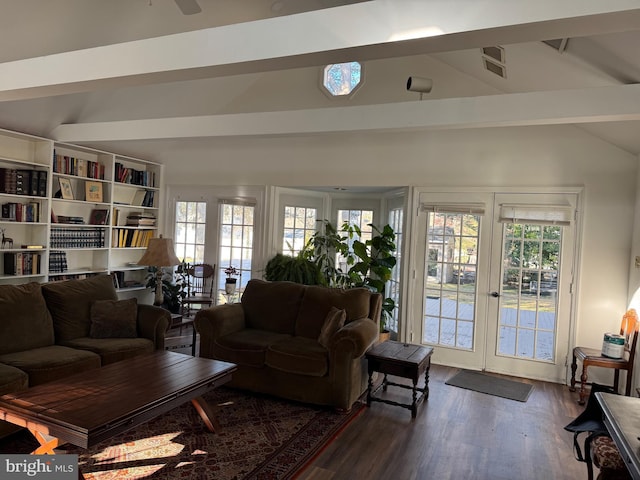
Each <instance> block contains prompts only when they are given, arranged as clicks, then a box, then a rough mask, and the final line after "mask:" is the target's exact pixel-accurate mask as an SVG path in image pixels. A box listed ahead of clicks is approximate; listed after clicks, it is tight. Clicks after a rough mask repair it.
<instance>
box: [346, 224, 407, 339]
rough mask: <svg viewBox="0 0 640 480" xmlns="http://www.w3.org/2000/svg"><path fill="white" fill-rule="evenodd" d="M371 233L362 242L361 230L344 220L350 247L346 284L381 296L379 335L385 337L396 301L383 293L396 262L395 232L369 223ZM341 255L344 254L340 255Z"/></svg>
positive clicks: (387, 333)
mask: <svg viewBox="0 0 640 480" xmlns="http://www.w3.org/2000/svg"><path fill="white" fill-rule="evenodd" d="M369 226H370V227H371V229H372V230H373V235H372V237H371V238H370V239H369V240H366V241H364V242H362V241H361V240H360V238H362V231H361V229H360V227H358V226H357V225H349V224H348V223H345V224H344V225H343V226H342V232H343V233H344V234H345V235H346V237H347V239H348V243H351V247H350V248H348V249H347V250H346V255H345V256H346V263H347V267H348V269H347V272H346V280H343V281H344V283H345V284H347V285H348V286H350V287H366V288H369V289H370V290H372V291H374V292H377V293H380V294H382V296H383V301H382V314H381V317H380V333H381V338H388V337H389V331H388V330H387V328H386V326H387V321H388V320H389V319H390V318H391V316H392V314H393V310H394V309H395V308H396V305H395V301H394V300H393V299H392V298H390V297H388V296H386V286H387V282H388V281H389V280H391V274H392V272H393V268H394V267H395V265H396V262H397V258H396V255H395V252H396V244H395V237H396V236H395V233H394V231H393V228H391V226H390V225H385V226H384V227H383V228H382V229H379V228H378V227H376V226H375V225H372V224H369ZM343 255H344V254H343Z"/></svg>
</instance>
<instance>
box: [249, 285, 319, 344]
mask: <svg viewBox="0 0 640 480" xmlns="http://www.w3.org/2000/svg"><path fill="white" fill-rule="evenodd" d="M305 288H306V287H305V286H304V285H300V284H298V283H293V282H266V281H264V280H257V279H253V280H249V282H248V283H247V286H246V288H245V290H244V293H243V294H242V300H241V301H242V309H243V310H244V318H245V322H246V325H247V327H249V328H255V329H258V330H267V331H271V332H277V333H286V334H289V335H293V332H294V326H295V322H296V318H297V316H298V309H299V308H300V301H301V300H302V295H303V294H304V292H305ZM327 310H328V308H327ZM324 313H325V314H326V313H327V311H325V312H324ZM323 318H324V315H323ZM319 333H320V328H318V331H317V332H316V335H315V337H313V338H318V334H319Z"/></svg>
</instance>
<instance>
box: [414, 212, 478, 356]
mask: <svg viewBox="0 0 640 480" xmlns="http://www.w3.org/2000/svg"><path fill="white" fill-rule="evenodd" d="M479 228H480V216H478V215H472V214H462V213H435V212H432V213H429V218H428V222H427V245H426V252H425V259H426V265H425V283H424V284H425V289H424V297H425V309H424V312H425V317H424V319H423V335H422V339H423V342H425V343H435V344H439V345H446V346H451V347H457V348H461V349H466V350H472V349H473V341H474V331H475V320H476V295H477V291H476V270H477V263H478V258H477V252H478V241H479V231H480V230H479Z"/></svg>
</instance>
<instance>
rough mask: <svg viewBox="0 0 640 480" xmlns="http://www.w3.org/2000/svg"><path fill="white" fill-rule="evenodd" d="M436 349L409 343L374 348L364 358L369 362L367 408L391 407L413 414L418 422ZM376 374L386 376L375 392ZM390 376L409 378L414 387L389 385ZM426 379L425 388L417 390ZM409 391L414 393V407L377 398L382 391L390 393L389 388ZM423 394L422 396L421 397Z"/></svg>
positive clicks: (389, 342)
mask: <svg viewBox="0 0 640 480" xmlns="http://www.w3.org/2000/svg"><path fill="white" fill-rule="evenodd" d="M432 354H433V348H431V347H423V346H421V345H412V344H409V343H402V342H394V341H392V340H388V341H386V342H382V343H379V344H377V345H375V346H374V347H373V348H371V349H370V350H369V351H368V352H367V353H366V354H365V357H366V358H367V360H368V362H369V389H368V391H367V406H369V407H370V406H371V402H382V403H388V404H389V405H396V406H399V407H404V408H408V409H409V410H411V418H415V417H416V415H417V413H418V405H419V404H420V403H422V401H423V400H424V399H425V398H429V368H430V367H431V355H432ZM373 372H380V373H383V374H384V378H383V380H382V383H381V384H380V385H378V387H377V388H376V389H375V390H374V389H373ZM387 375H395V376H397V377H402V378H409V379H411V380H412V381H413V387H410V386H408V385H403V384H400V383H394V382H391V381H389V379H388V378H387ZM422 375H424V387H422V388H420V387H418V381H419V379H420V377H421V376H422ZM388 385H393V386H395V387H400V388H407V389H409V390H411V391H412V401H411V404H406V403H399V402H395V401H393V400H387V399H383V398H380V397H376V396H375V394H376V393H377V392H378V391H379V390H380V388H382V390H383V391H385V392H386V391H387V386H388ZM418 392H420V396H418Z"/></svg>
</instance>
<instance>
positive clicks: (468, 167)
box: [166, 126, 640, 347]
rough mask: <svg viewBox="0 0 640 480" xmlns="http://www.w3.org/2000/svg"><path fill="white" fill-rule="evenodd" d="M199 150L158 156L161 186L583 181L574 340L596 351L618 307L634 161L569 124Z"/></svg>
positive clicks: (232, 143)
mask: <svg viewBox="0 0 640 480" xmlns="http://www.w3.org/2000/svg"><path fill="white" fill-rule="evenodd" d="M194 148H195V149H197V142H196V143H195V144H194ZM200 156H201V158H202V161H201V162H198V163H197V164H196V163H193V164H189V163H185V162H175V163H170V162H167V176H166V177H167V179H168V183H170V184H171V185H173V188H177V189H180V185H189V184H191V185H192V184H193V183H194V182H195V183H197V184H201V185H209V186H210V187H209V188H212V190H215V188H214V186H215V185H278V186H336V185H348V186H367V185H368V186H425V187H426V186H434V185H435V186H456V187H460V186H470V187H472V186H473V187H495V188H499V189H504V188H507V189H512V190H513V191H517V190H518V187H551V186H580V187H584V202H583V206H584V212H583V232H582V251H581V259H580V278H579V279H577V282H576V285H577V287H578V288H577V294H578V298H577V312H576V318H577V325H576V340H577V344H580V345H586V346H592V347H600V346H601V344H602V335H603V333H604V332H608V331H612V330H616V329H617V328H618V327H619V321H620V318H621V315H622V314H623V313H624V311H625V309H626V307H627V300H628V296H627V295H628V289H629V279H630V259H631V253H630V252H631V245H632V237H633V233H634V229H633V224H634V217H635V215H634V211H635V210H639V209H636V206H635V205H636V204H635V202H636V198H635V197H636V183H637V180H636V179H637V177H638V159H637V157H636V156H634V155H631V154H629V153H627V152H624V151H622V150H620V149H618V148H616V147H612V146H611V145H610V144H608V143H606V142H603V141H600V140H598V139H595V138H594V137H593V136H591V135H588V134H586V133H585V132H583V131H582V130H580V129H579V128H577V127H571V126H541V127H522V128H509V129H498V128H496V129H478V130H457V131H442V132H410V133H389V132H385V133H378V134H368V135H364V134H356V135H346V134H340V135H331V136H328V135H323V136H312V137H305V138H267V139H245V140H238V139H231V140H221V141H220V142H219V143H218V144H217V146H216V148H215V150H214V151H202V152H201V155H200ZM639 215H640V214H639ZM636 223H638V222H636ZM639 232H640V230H639V229H636V237H638V238H640V233H639ZM636 244H638V242H636ZM635 254H638V255H640V251H637V252H636V253H635ZM632 274H633V275H632V276H631V278H632V281H633V282H634V284H635V285H640V274H638V272H636V271H634V272H632Z"/></svg>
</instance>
